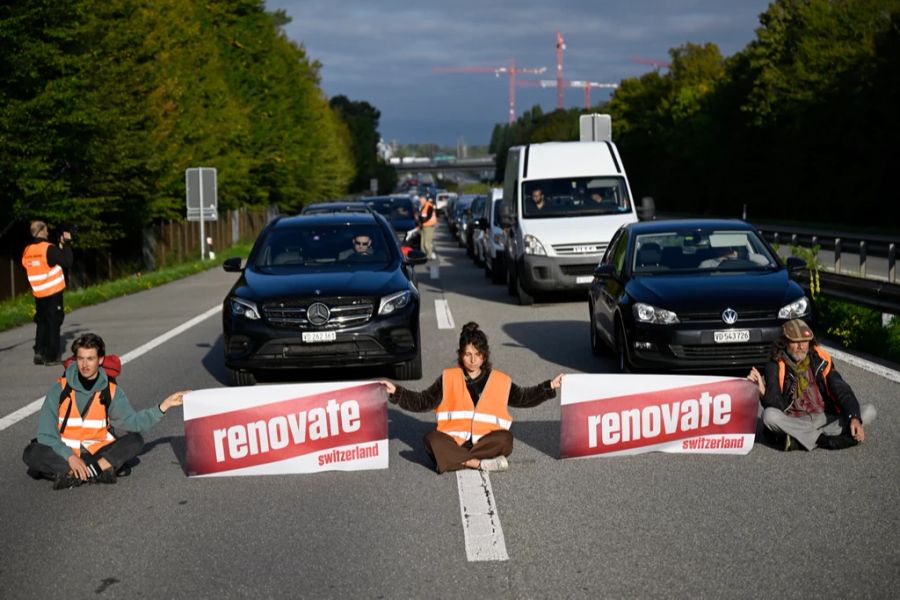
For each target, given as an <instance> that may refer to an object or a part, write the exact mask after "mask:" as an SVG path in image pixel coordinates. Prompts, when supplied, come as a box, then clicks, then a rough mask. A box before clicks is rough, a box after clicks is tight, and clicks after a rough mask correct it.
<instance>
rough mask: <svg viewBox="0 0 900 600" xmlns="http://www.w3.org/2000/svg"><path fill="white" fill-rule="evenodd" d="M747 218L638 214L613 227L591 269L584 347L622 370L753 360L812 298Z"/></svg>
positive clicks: (791, 263)
mask: <svg viewBox="0 0 900 600" xmlns="http://www.w3.org/2000/svg"><path fill="white" fill-rule="evenodd" d="M803 266H804V262H803V261H802V260H801V259H799V258H795V257H791V258H789V259H787V265H785V264H784V263H782V261H781V259H780V258H779V257H778V256H777V255H776V254H775V253H774V252H773V251H772V249H771V248H770V247H769V245H768V244H767V243H766V242H765V240H763V239H762V238H761V237H760V236H759V235H758V234H757V232H756V230H755V229H754V228H753V227H752V226H751V225H750V224H748V223H745V222H744V221H737V220H710V219H695V220H672V221H643V222H640V223H631V224H629V225H624V226H623V227H622V228H620V229H619V230H618V231H617V232H616V234H615V236H613V239H612V241H611V242H610V244H609V246H608V247H607V249H606V253H605V254H604V256H603V259H602V261H601V262H600V265H599V266H598V267H597V268H596V270H595V271H594V280H593V282H592V283H591V288H590V296H589V300H588V302H589V311H590V318H591V331H590V333H591V349H592V350H593V351H594V354H597V355H602V354H603V353H604V352H605V347H606V346H609V347H611V348H613V349H614V351H615V354H616V357H617V359H618V368H619V370H621V371H626V370H638V369H652V370H656V371H660V372H666V371H672V370H691V371H708V370H722V369H736V368H745V367H750V366H754V365H760V364H762V363H764V362H765V360H766V358H767V357H768V354H769V351H770V349H771V346H772V342H773V341H775V340H776V339H778V337H779V335H780V334H781V326H782V324H784V322H785V321H788V320H790V319H796V318H803V319H806V320H807V321H809V322H810V323H812V322H813V317H814V313H813V304H812V302H811V300H810V299H809V298H808V297H807V296H806V294H805V293H804V290H803V288H801V287H800V285H799V284H797V282H795V281H794V280H792V279H791V277H790V271H791V270H794V269H799V268H802V267H803Z"/></svg>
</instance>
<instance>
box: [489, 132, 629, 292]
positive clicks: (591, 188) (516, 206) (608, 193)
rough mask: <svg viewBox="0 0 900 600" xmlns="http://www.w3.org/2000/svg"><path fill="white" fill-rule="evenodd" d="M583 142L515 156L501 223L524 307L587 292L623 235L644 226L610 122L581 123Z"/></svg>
mask: <svg viewBox="0 0 900 600" xmlns="http://www.w3.org/2000/svg"><path fill="white" fill-rule="evenodd" d="M581 119H582V123H581V125H582V127H581V130H582V132H581V139H582V140H585V139H587V140H591V141H579V142H547V143H543V144H528V145H526V146H515V147H513V148H510V149H509V155H508V156H507V161H506V177H505V180H504V185H503V203H502V204H501V210H500V215H501V222H502V224H503V226H504V230H505V231H506V265H507V269H506V283H507V287H508V288H509V292H510V294H513V295H518V298H519V302H520V304H531V303H532V302H533V301H534V294H536V293H541V292H553V291H567V290H579V289H585V290H586V289H587V288H588V287H589V286H590V283H591V281H592V279H593V273H594V268H595V267H596V266H597V263H599V262H600V258H601V257H602V255H603V252H604V251H605V250H606V246H607V245H608V244H609V241H610V239H611V238H612V236H613V234H614V233H615V232H616V230H617V229H618V228H619V227H620V226H621V225H624V224H626V223H633V222H635V221H637V220H638V218H637V212H636V210H635V205H634V201H633V199H632V195H631V187H630V186H629V184H628V177H627V176H626V175H625V167H624V166H623V165H622V159H621V158H620V157H619V151H618V150H617V149H616V146H615V144H613V142H612V136H611V135H610V131H611V127H610V117H609V115H584V116H582V117H581Z"/></svg>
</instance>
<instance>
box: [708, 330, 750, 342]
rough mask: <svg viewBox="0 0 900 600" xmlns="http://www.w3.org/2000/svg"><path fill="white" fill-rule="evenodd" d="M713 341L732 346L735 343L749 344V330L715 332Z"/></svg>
mask: <svg viewBox="0 0 900 600" xmlns="http://www.w3.org/2000/svg"><path fill="white" fill-rule="evenodd" d="M713 340H714V341H715V342H716V343H717V344H731V343H735V342H749V341H750V330H749V329H729V330H727V331H713Z"/></svg>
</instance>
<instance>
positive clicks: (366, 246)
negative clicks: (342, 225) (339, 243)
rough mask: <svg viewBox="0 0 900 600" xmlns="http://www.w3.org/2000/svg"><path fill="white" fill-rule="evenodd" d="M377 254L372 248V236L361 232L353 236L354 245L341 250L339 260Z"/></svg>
mask: <svg viewBox="0 0 900 600" xmlns="http://www.w3.org/2000/svg"><path fill="white" fill-rule="evenodd" d="M374 255H375V251H374V250H373V249H372V238H371V237H369V236H367V235H365V234H363V233H360V234H358V235H355V236H353V247H352V248H347V249H346V250H341V252H340V253H339V254H338V260H348V259H359V258H367V257H372V256H374Z"/></svg>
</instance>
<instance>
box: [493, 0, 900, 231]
mask: <svg viewBox="0 0 900 600" xmlns="http://www.w3.org/2000/svg"><path fill="white" fill-rule="evenodd" d="M669 54H670V57H671V62H670V66H669V68H668V70H667V71H666V72H665V73H661V72H659V71H655V72H650V73H647V74H646V75H644V76H642V77H639V78H631V79H626V80H624V81H623V82H622V83H621V85H620V87H619V88H618V90H616V92H615V94H614V95H613V96H612V98H611V99H610V101H609V102H607V103H605V104H604V105H601V106H598V107H596V108H594V109H592V110H591V112H606V113H609V114H610V115H611V116H612V123H613V137H614V139H615V140H616V144H617V146H618V147H619V150H620V152H621V154H622V158H623V161H624V162H625V164H626V165H627V169H628V173H629V179H630V181H631V185H632V188H633V191H634V194H635V196H637V197H638V198H640V197H641V196H652V197H654V199H655V200H656V206H657V208H658V209H659V210H661V211H669V212H682V213H692V214H708V215H717V216H731V217H740V216H741V215H742V212H743V208H744V206H746V209H747V214H748V218H751V219H752V218H764V219H765V218H771V219H779V220H796V221H806V222H813V223H820V224H821V223H841V224H855V225H860V226H871V225H872V224H873V223H879V227H894V228H896V226H894V225H891V224H889V223H886V222H885V220H884V219H883V215H885V213H893V209H891V208H890V207H891V205H892V204H893V199H895V198H896V197H897V193H896V184H895V183H894V182H893V180H892V178H891V176H890V173H891V172H892V171H893V169H894V168H895V167H894V164H893V163H894V162H895V160H896V159H894V158H892V157H895V156H896V155H897V152H896V143H897V142H896V140H897V139H898V137H900V119H898V111H900V108H898V107H900V76H898V75H900V1H898V0H776V1H774V2H772V3H771V4H770V5H769V7H768V9H767V10H766V11H765V12H763V13H762V14H761V15H760V17H759V27H758V28H757V29H756V36H755V39H753V40H752V41H751V42H750V43H749V44H748V45H747V46H746V47H745V48H743V49H742V50H741V51H739V52H737V53H736V54H734V55H733V56H730V57H727V58H725V57H723V56H722V54H721V52H720V51H719V48H718V47H717V46H716V45H715V44H712V43H706V44H696V43H686V44H684V45H682V46H679V47H677V48H673V49H672V50H670V51H669ZM585 112H586V111H584V110H575V109H573V110H569V111H555V112H553V113H549V114H544V113H543V112H542V111H541V110H540V108H539V107H534V108H533V109H532V110H531V111H528V112H526V113H525V114H524V115H523V116H522V117H521V118H519V119H518V120H517V122H516V123H514V124H512V125H497V126H495V128H494V131H493V135H492V138H491V151H492V152H494V153H496V155H497V157H498V162H497V164H498V172H502V170H503V167H504V166H505V157H506V154H507V150H508V148H509V147H510V146H511V145H515V144H521V143H527V142H541V141H549V140H575V139H578V117H579V116H580V115H581V114H583V113H585ZM879 217H882V218H881V219H880V220H879Z"/></svg>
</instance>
